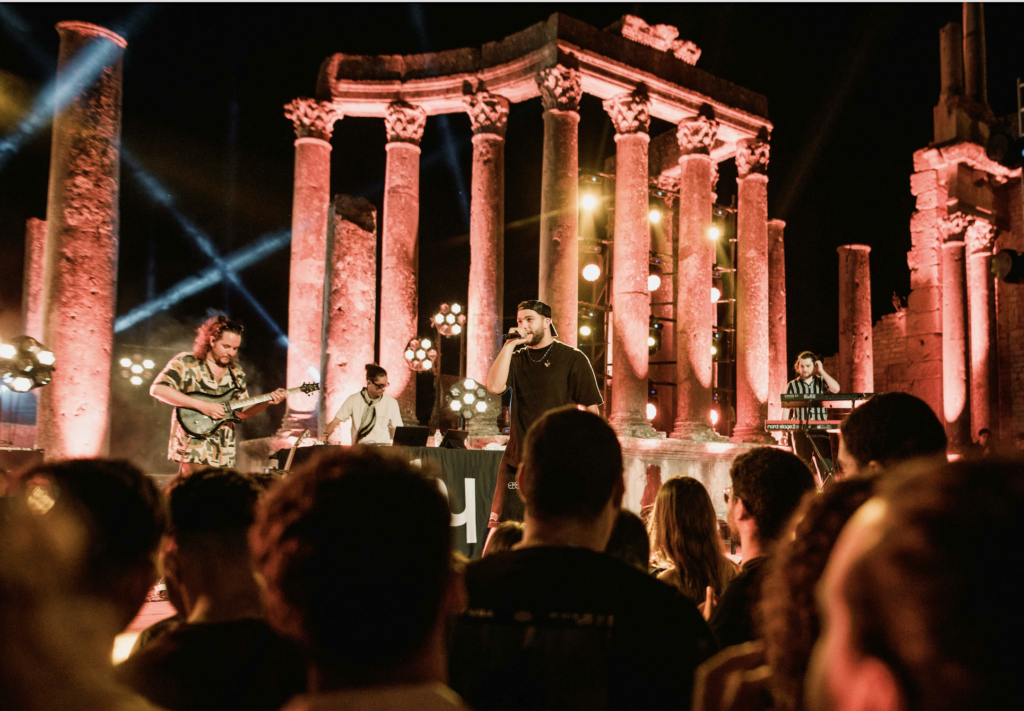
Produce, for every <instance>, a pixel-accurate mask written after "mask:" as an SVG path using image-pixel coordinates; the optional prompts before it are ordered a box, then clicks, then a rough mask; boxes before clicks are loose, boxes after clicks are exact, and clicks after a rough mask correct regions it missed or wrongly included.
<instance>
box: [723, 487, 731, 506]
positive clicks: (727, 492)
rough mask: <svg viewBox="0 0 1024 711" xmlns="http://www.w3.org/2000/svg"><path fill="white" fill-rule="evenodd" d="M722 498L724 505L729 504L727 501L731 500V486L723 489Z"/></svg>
mask: <svg viewBox="0 0 1024 711" xmlns="http://www.w3.org/2000/svg"><path fill="white" fill-rule="evenodd" d="M722 498H724V499H725V503H729V499H731V498H732V487H731V486H727V487H725V488H724V489H722Z"/></svg>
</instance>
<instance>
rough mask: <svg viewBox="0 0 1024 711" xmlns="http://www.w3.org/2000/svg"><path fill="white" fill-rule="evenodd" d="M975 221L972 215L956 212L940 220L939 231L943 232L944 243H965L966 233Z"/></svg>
mask: <svg viewBox="0 0 1024 711" xmlns="http://www.w3.org/2000/svg"><path fill="white" fill-rule="evenodd" d="M973 221H974V218H973V217H971V216H970V215H965V214H964V213H962V212H954V213H953V214H951V215H946V216H945V217H943V218H941V219H940V220H939V230H941V231H942V235H943V239H942V241H943V242H963V241H964V232H965V231H966V230H967V228H968V226H970V224H971V223H972V222H973Z"/></svg>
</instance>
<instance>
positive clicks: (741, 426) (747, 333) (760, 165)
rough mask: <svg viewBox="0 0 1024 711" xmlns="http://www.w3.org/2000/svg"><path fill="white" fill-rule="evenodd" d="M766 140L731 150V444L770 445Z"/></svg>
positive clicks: (743, 141) (747, 141)
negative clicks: (733, 378)
mask: <svg viewBox="0 0 1024 711" xmlns="http://www.w3.org/2000/svg"><path fill="white" fill-rule="evenodd" d="M768 156H769V148H768V141H767V140H762V139H760V138H758V139H752V138H745V139H741V140H740V141H739V142H738V143H737V146H736V170H737V174H738V183H739V187H738V191H737V192H738V199H737V202H738V206H737V217H736V270H737V271H736V427H735V429H734V430H733V440H734V441H737V442H749V443H752V444H770V443H772V442H774V441H775V440H774V439H773V438H772V437H770V436H769V435H768V433H767V432H765V430H764V421H765V420H766V419H767V417H768V175H767V170H768Z"/></svg>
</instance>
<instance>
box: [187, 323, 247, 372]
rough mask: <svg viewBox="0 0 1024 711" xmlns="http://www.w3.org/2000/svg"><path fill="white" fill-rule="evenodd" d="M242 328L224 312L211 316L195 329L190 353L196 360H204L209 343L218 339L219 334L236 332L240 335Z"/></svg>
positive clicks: (208, 350)
mask: <svg viewBox="0 0 1024 711" xmlns="http://www.w3.org/2000/svg"><path fill="white" fill-rule="evenodd" d="M243 330H244V328H243V327H242V324H240V323H238V322H237V321H232V320H231V319H229V318H228V317H227V316H225V315H224V314H217V315H216V316H211V317H210V318H208V319H206V321H205V322H204V323H203V325H202V326H200V327H199V328H197V329H196V340H195V341H194V342H193V343H192V355H194V356H195V357H196V360H200V361H201V360H205V359H206V356H207V354H208V353H209V352H210V344H211V343H213V342H214V341H216V340H217V339H219V338H220V337H221V334H223V333H237V334H238V335H239V336H241V335H242V331H243Z"/></svg>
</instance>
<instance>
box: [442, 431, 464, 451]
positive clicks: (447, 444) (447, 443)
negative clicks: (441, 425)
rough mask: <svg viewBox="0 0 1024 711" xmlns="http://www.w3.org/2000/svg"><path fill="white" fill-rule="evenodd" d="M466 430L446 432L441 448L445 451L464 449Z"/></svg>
mask: <svg viewBox="0 0 1024 711" xmlns="http://www.w3.org/2000/svg"><path fill="white" fill-rule="evenodd" d="M468 434H469V432H468V431H467V430H448V431H447V432H445V433H444V439H442V440H441V446H442V447H444V448H445V449H465V448H466V435H468Z"/></svg>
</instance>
